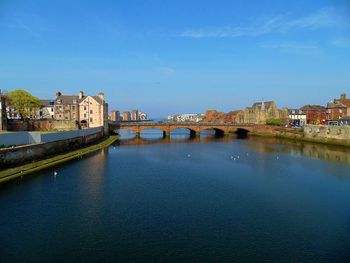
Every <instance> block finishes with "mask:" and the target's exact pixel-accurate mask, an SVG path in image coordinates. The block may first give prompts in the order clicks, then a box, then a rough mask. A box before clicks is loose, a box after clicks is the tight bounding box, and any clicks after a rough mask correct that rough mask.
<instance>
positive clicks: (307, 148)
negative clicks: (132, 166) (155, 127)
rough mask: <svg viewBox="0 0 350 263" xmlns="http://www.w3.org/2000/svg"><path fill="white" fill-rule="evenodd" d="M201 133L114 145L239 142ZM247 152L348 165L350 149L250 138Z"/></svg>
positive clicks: (274, 139)
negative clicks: (193, 136)
mask: <svg viewBox="0 0 350 263" xmlns="http://www.w3.org/2000/svg"><path fill="white" fill-rule="evenodd" d="M206 132H207V133H203V134H202V133H201V136H200V137H195V138H191V137H190V136H185V135H186V134H181V133H180V134H174V135H173V136H171V137H170V138H157V139H152V138H147V137H146V138H144V137H143V138H135V137H134V138H131V139H122V140H120V141H118V142H116V145H146V144H157V143H206V142H232V141H233V140H240V138H239V137H235V136H225V137H221V138H220V137H215V136H214V133H212V132H211V131H206ZM244 142H245V143H244V146H245V147H246V149H247V151H248V150H249V151H256V152H259V153H271V154H272V153H275V154H277V153H280V154H288V155H291V156H306V157H311V158H315V159H322V160H326V161H333V162H343V163H350V149H349V148H346V147H341V146H332V145H323V144H314V143H309V142H297V141H291V140H283V139H276V138H260V137H251V138H248V139H244Z"/></svg>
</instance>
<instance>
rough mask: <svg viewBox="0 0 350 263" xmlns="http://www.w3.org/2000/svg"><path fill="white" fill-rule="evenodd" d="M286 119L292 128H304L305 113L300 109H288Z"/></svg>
mask: <svg viewBox="0 0 350 263" xmlns="http://www.w3.org/2000/svg"><path fill="white" fill-rule="evenodd" d="M288 119H289V123H290V124H291V125H293V126H304V125H305V124H306V113H305V112H304V111H302V110H300V109H289V110H288Z"/></svg>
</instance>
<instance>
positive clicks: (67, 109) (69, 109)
mask: <svg viewBox="0 0 350 263" xmlns="http://www.w3.org/2000/svg"><path fill="white" fill-rule="evenodd" d="M80 93H82V92H80ZM80 96H81V94H80V95H79V96H75V95H62V93H61V92H57V93H56V98H55V101H54V104H55V105H54V119H55V120H62V121H76V122H79V100H80V99H81V97H80Z"/></svg>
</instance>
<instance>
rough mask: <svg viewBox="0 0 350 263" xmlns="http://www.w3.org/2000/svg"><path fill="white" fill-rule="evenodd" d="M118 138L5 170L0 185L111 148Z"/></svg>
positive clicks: (106, 139)
mask: <svg viewBox="0 0 350 263" xmlns="http://www.w3.org/2000/svg"><path fill="white" fill-rule="evenodd" d="M118 138H119V136H118V135H112V136H109V137H106V138H104V139H103V140H100V141H98V142H96V143H94V144H92V145H90V146H87V147H84V148H80V149H77V150H74V151H72V152H69V153H65V154H59V155H55V156H53V157H50V158H47V159H44V160H40V161H36V162H33V163H28V164H25V165H21V166H17V167H14V168H9V169H6V170H3V171H1V172H0V184H2V183H5V182H8V181H10V180H12V179H15V178H18V177H21V176H25V175H29V174H31V173H34V172H37V171H40V170H43V169H46V168H49V167H53V166H55V165H57V164H61V163H64V162H67V161H70V160H73V159H77V158H80V157H81V156H84V155H87V154H89V153H92V152H95V151H97V150H100V149H103V148H106V147H108V146H110V145H111V144H112V143H114V142H115V141H116V140H117V139H118Z"/></svg>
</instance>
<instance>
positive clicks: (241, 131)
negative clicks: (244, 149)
mask: <svg viewBox="0 0 350 263" xmlns="http://www.w3.org/2000/svg"><path fill="white" fill-rule="evenodd" d="M249 133H250V130H249V129H246V128H237V129H236V131H235V134H236V135H237V138H239V139H245V138H247V137H248V136H249Z"/></svg>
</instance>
